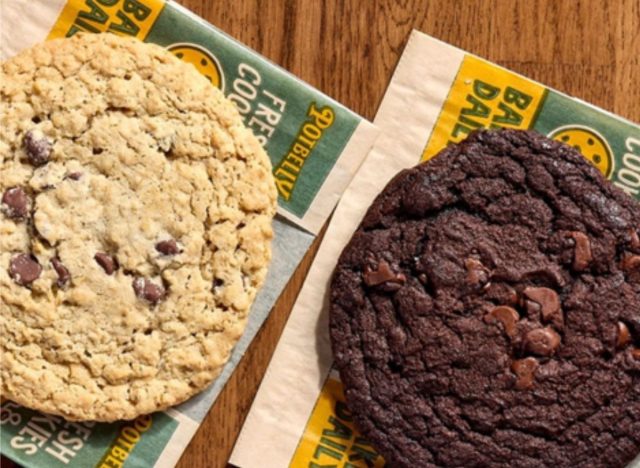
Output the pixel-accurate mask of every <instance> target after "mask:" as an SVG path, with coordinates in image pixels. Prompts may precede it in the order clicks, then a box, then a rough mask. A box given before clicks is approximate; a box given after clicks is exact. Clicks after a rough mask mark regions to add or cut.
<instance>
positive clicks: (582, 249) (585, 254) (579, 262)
mask: <svg viewBox="0 0 640 468" xmlns="http://www.w3.org/2000/svg"><path fill="white" fill-rule="evenodd" d="M569 236H570V237H572V238H573V240H574V241H575V243H576V245H575V252H574V254H573V255H574V256H573V268H574V269H575V270H576V271H583V270H585V269H586V268H587V267H588V266H589V263H591V260H592V258H593V257H592V256H591V242H590V241H589V238H588V237H587V235H586V234H584V233H582V232H579V231H575V232H572V233H570V234H569Z"/></svg>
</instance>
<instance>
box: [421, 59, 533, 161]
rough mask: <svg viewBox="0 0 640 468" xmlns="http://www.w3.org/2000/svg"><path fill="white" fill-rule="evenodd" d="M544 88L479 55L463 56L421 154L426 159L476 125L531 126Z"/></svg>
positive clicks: (461, 137) (490, 126) (458, 139)
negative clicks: (486, 60) (480, 57)
mask: <svg viewBox="0 0 640 468" xmlns="http://www.w3.org/2000/svg"><path fill="white" fill-rule="evenodd" d="M545 95H546V89H545V88H544V87H543V86H540V85H539V84H537V83H534V82H533V81H530V80H528V79H526V78H523V77H521V76H519V75H516V74H515V73H512V72H510V71H508V70H505V69H504V68H500V67H498V66H496V65H494V64H491V63H489V62H485V61H484V60H482V59H479V58H478V57H474V56H471V55H466V56H465V58H464V60H463V61H462V64H461V65H460V69H459V70H458V75H457V76H456V78H455V80H454V82H453V85H452V86H451V89H450V90H449V95H448V96H447V100H446V102H445V104H444V106H443V107H442V111H441V112H440V115H439V116H438V120H437V122H436V125H435V126H434V130H433V133H432V134H431V138H429V142H428V143H427V146H426V147H425V149H424V151H423V153H422V160H423V161H426V160H428V159H430V158H432V157H433V156H435V155H436V154H437V153H438V152H439V151H440V150H442V148H444V147H445V146H447V145H448V144H450V143H457V142H459V141H461V140H463V139H465V138H466V137H467V135H468V134H469V133H470V132H471V131H473V130H475V129H478V128H483V127H484V128H520V129H527V128H530V127H531V126H532V125H533V123H534V122H535V118H536V114H537V112H538V109H539V108H540V106H541V104H542V102H543V101H544V97H545Z"/></svg>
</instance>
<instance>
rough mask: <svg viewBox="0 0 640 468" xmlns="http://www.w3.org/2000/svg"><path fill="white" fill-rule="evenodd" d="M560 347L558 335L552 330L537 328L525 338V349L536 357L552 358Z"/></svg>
mask: <svg viewBox="0 0 640 468" xmlns="http://www.w3.org/2000/svg"><path fill="white" fill-rule="evenodd" d="M558 346H560V335H558V334H557V333H556V332H555V330H553V328H550V327H546V328H537V329H535V330H531V331H530V332H529V333H527V335H526V336H525V349H526V350H527V351H529V352H530V353H533V354H537V355H538V356H545V357H548V356H552V355H553V354H554V353H555V352H556V349H558Z"/></svg>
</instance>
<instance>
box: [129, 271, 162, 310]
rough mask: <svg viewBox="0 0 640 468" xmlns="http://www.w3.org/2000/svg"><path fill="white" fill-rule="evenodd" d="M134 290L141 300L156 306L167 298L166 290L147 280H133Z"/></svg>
mask: <svg viewBox="0 0 640 468" xmlns="http://www.w3.org/2000/svg"><path fill="white" fill-rule="evenodd" d="M133 290H134V291H135V293H136V296H138V297H139V298H140V299H144V300H145V301H147V302H149V303H151V304H153V305H155V304H157V303H158V302H160V300H162V299H163V298H164V296H165V290H164V288H163V287H162V286H159V285H157V284H155V283H154V282H152V281H151V280H149V279H147V278H136V279H135V280H133Z"/></svg>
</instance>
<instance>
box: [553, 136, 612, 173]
mask: <svg viewBox="0 0 640 468" xmlns="http://www.w3.org/2000/svg"><path fill="white" fill-rule="evenodd" d="M549 136H550V137H551V138H553V139H554V140H557V141H561V142H562V143H565V144H567V145H569V146H572V147H573V148H575V149H576V150H578V151H579V152H580V153H581V154H582V155H583V156H584V157H585V158H587V159H588V160H589V161H590V162H591V164H593V165H594V166H596V167H597V168H598V170H599V171H600V172H602V173H603V174H604V175H605V177H607V178H608V177H609V176H610V175H611V173H612V172H613V164H614V162H613V153H612V151H611V148H610V147H609V144H608V143H607V140H605V139H604V137H603V136H602V135H600V134H599V133H598V132H596V131H595V130H593V129H591V128H589V127H584V126H581V125H570V126H564V127H560V128H556V129H555V130H554V131H553V132H551V133H550V134H549Z"/></svg>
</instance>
